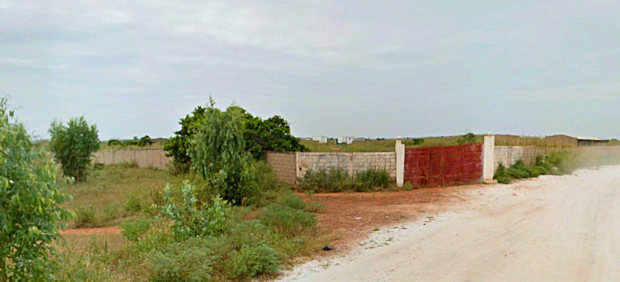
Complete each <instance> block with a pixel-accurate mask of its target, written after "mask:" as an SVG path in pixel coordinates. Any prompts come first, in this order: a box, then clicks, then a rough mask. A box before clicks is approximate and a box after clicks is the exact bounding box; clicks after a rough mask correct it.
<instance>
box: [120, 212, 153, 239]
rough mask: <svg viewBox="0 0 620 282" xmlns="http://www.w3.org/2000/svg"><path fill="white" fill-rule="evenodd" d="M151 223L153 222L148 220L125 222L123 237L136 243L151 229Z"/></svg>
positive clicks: (122, 226) (122, 228) (122, 227)
mask: <svg viewBox="0 0 620 282" xmlns="http://www.w3.org/2000/svg"><path fill="white" fill-rule="evenodd" d="M151 223H152V220H151V219H148V218H145V219H137V220H134V221H126V222H123V224H121V235H123V237H125V239H127V240H129V241H132V242H136V241H138V239H139V238H140V236H143V235H144V234H146V232H147V231H148V230H149V229H150V228H151Z"/></svg>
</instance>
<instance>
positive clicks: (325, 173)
mask: <svg viewBox="0 0 620 282" xmlns="http://www.w3.org/2000/svg"><path fill="white" fill-rule="evenodd" d="M299 187H300V188H301V190H302V191H309V192H319V191H320V192H341V191H347V190H351V188H352V187H353V180H352V178H351V177H350V176H349V174H348V173H347V172H346V171H345V170H344V169H336V168H331V169H329V170H325V169H321V170H318V171H313V170H309V171H306V174H304V177H303V178H302V179H301V181H300V182H299Z"/></svg>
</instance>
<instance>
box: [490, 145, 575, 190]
mask: <svg viewBox="0 0 620 282" xmlns="http://www.w3.org/2000/svg"><path fill="white" fill-rule="evenodd" d="M578 167H579V165H578V161H577V159H576V156H575V154H573V153H570V152H566V151H558V152H552V153H550V154H548V155H545V156H538V157H537V158H536V163H535V164H534V165H533V166H529V167H528V166H526V165H525V164H524V163H523V161H522V160H518V161H517V162H516V163H515V164H514V165H512V166H510V167H509V168H506V167H505V166H504V165H503V164H500V165H499V166H498V167H497V169H496V170H495V176H494V179H495V180H497V182H499V183H503V184H508V183H510V182H512V181H513V180H514V179H523V178H530V177H538V176H540V175H545V174H552V175H560V174H568V173H572V172H573V171H574V170H575V169H577V168H578Z"/></svg>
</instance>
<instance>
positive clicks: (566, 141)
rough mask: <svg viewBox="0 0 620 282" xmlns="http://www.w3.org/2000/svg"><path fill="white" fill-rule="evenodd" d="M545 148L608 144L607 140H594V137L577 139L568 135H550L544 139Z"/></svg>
mask: <svg viewBox="0 0 620 282" xmlns="http://www.w3.org/2000/svg"><path fill="white" fill-rule="evenodd" d="M545 142H546V143H547V146H558V147H574V146H596V145H604V144H605V143H608V142H609V139H603V138H596V137H579V136H568V135H563V134H560V135H552V136H547V137H545Z"/></svg>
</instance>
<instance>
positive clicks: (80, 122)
mask: <svg viewBox="0 0 620 282" xmlns="http://www.w3.org/2000/svg"><path fill="white" fill-rule="evenodd" d="M49 133H50V135H51V139H50V142H49V147H50V150H51V151H52V152H53V153H54V158H55V159H56V161H57V162H58V163H60V164H61V165H62V171H63V173H64V174H65V175H66V176H71V177H74V178H75V179H76V180H85V179H86V175H87V173H88V170H89V169H90V167H91V164H92V156H93V154H94V153H95V152H96V151H97V150H99V147H100V146H101V145H100V143H99V137H98V131H97V127H96V126H95V125H89V124H88V123H87V122H86V120H84V117H79V118H73V119H70V120H69V122H68V123H67V124H66V125H65V124H63V123H62V122H59V121H54V122H53V123H52V126H51V127H50V129H49Z"/></svg>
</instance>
